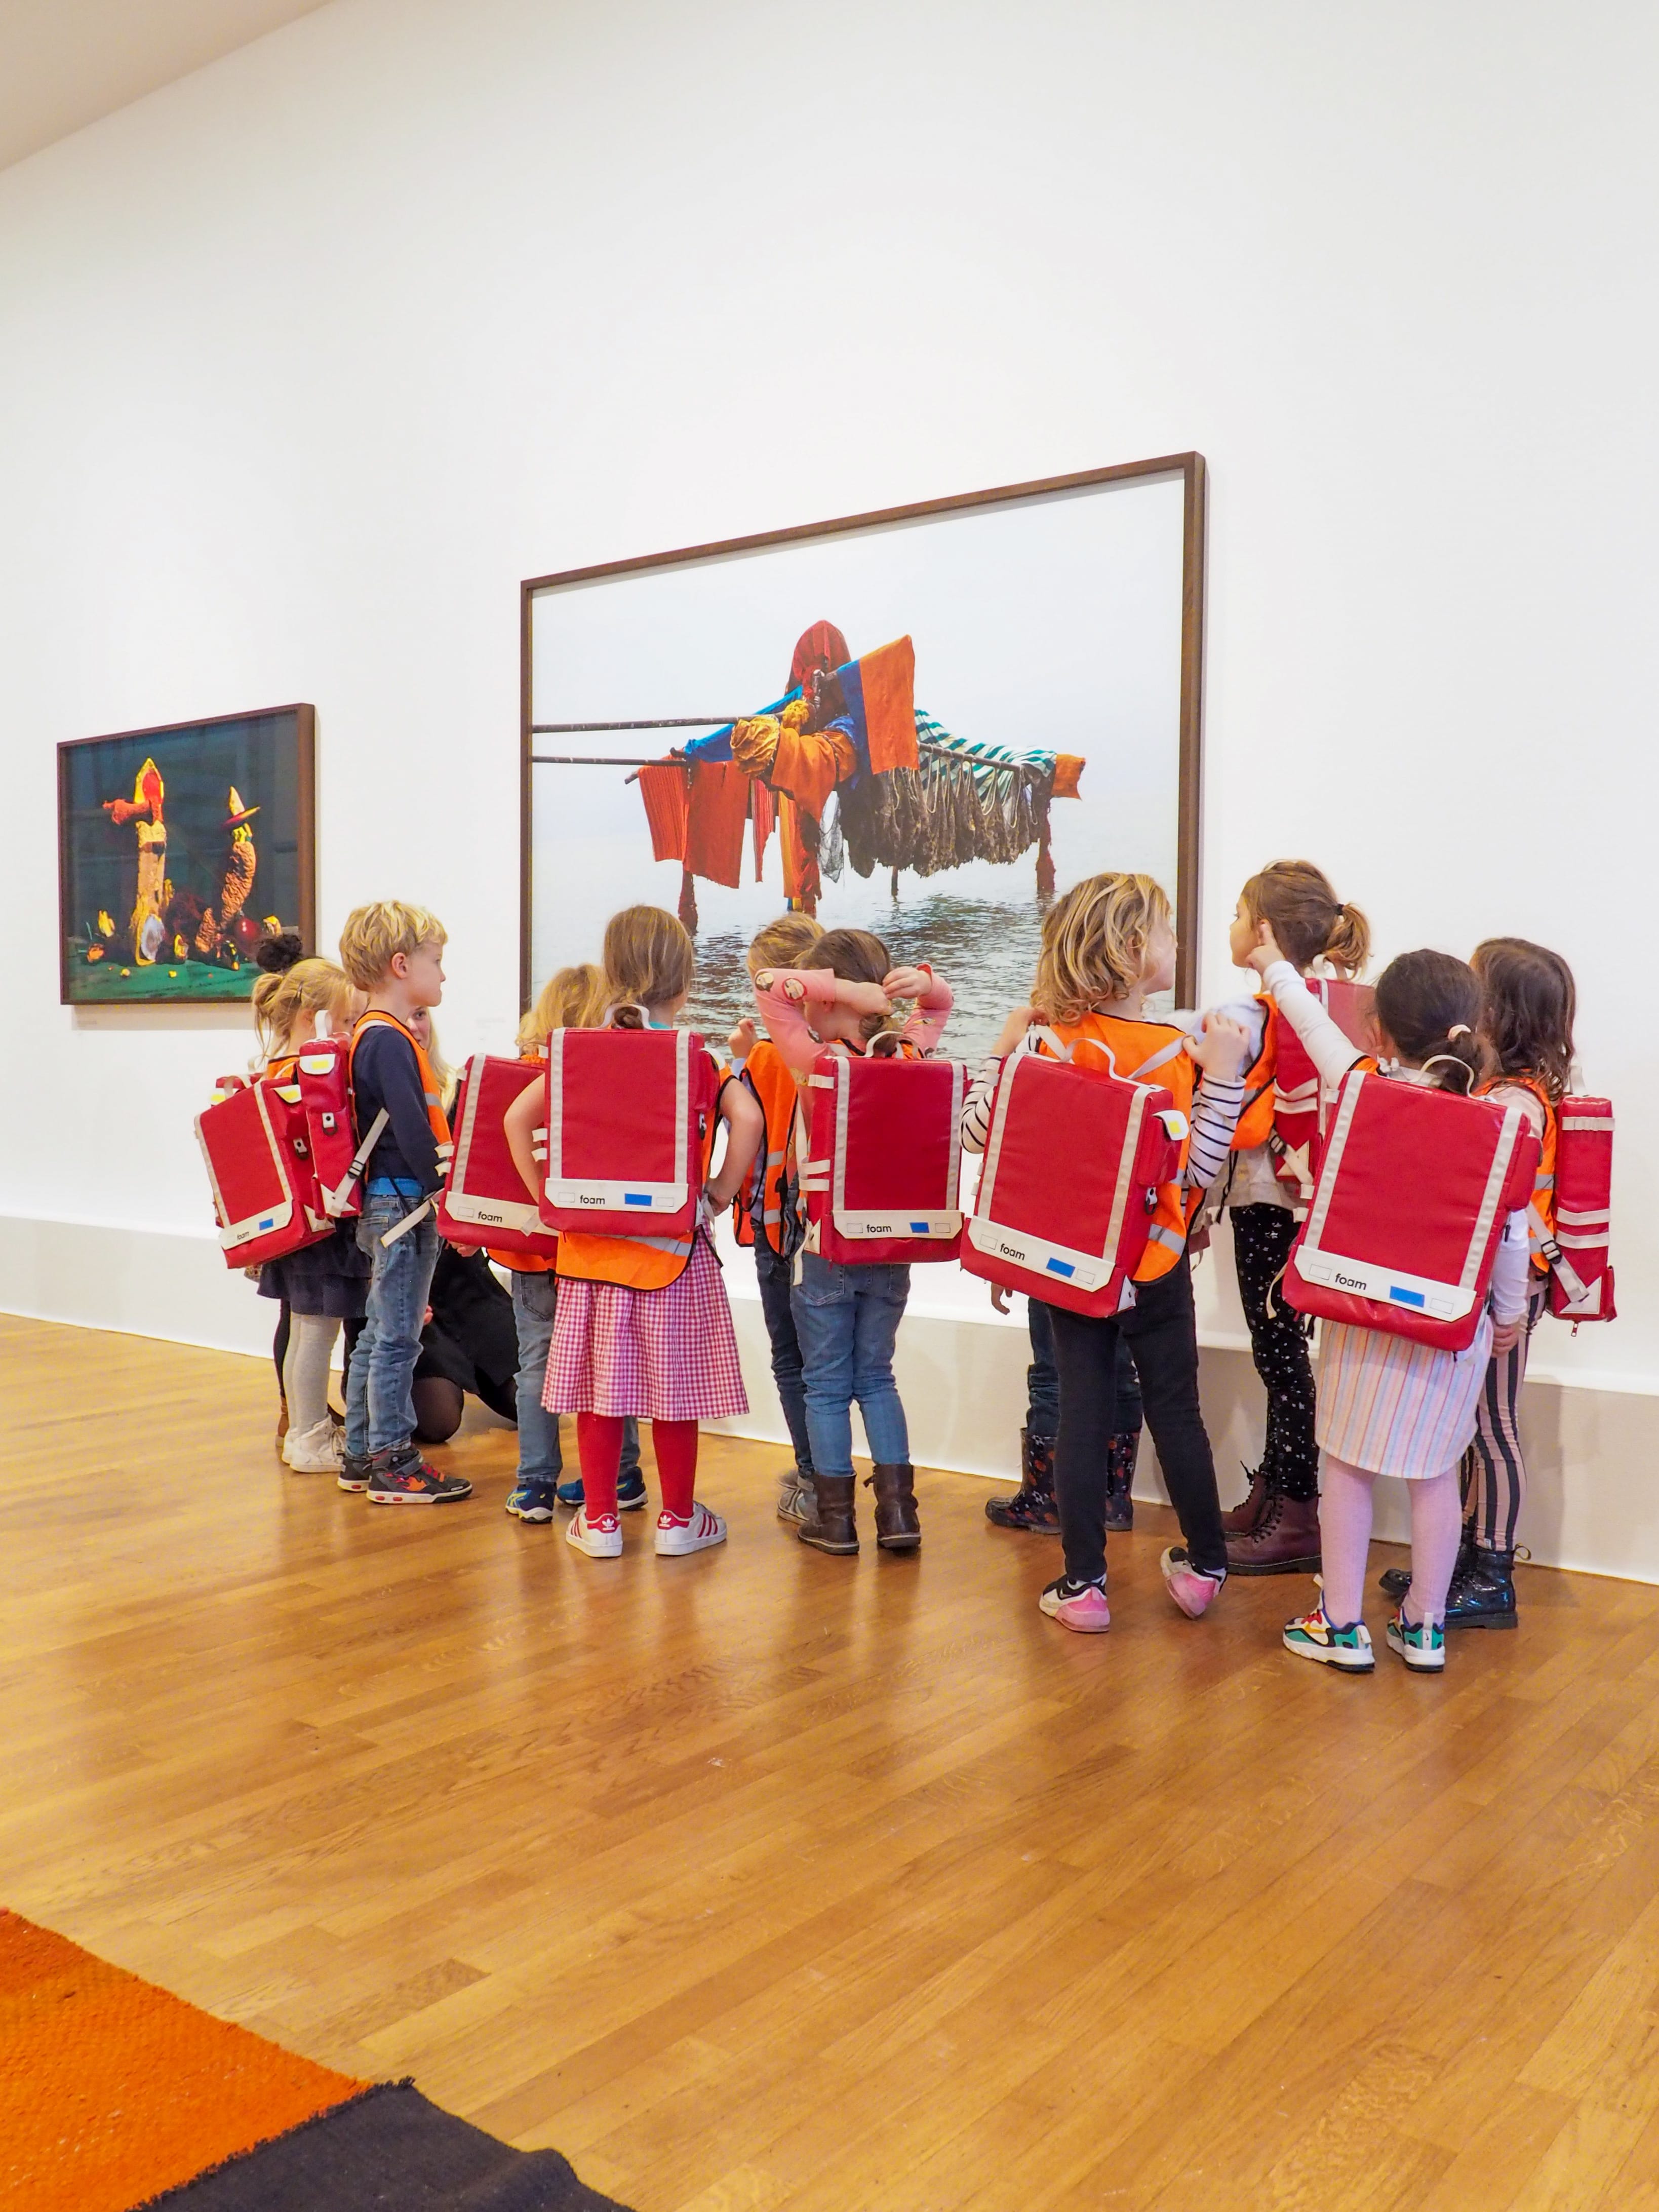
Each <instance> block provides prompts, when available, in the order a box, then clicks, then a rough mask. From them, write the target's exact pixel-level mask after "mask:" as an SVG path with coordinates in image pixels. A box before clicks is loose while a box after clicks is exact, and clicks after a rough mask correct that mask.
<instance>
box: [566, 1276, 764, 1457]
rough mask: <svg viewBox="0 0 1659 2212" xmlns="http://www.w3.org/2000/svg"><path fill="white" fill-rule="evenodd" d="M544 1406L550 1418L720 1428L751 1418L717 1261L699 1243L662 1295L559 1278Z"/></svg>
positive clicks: (608, 1284) (618, 1284)
mask: <svg viewBox="0 0 1659 2212" xmlns="http://www.w3.org/2000/svg"><path fill="white" fill-rule="evenodd" d="M542 1403H543V1405H544V1406H545V1407H546V1408H547V1410H548V1412H549V1413H605V1414H608V1415H610V1416H611V1417H612V1418H622V1417H626V1416H628V1415H629V1414H632V1415H633V1416H634V1418H635V1419H639V1420H653V1421H724V1420H729V1419H732V1416H733V1415H734V1414H738V1413H747V1412H748V1411H749V1400H748V1397H747V1396H746V1395H745V1394H744V1387H743V1370H742V1368H741V1367H740V1366H739V1365H738V1342H737V1339H736V1337H735V1336H733V1334H732V1310H731V1308H730V1307H729V1306H728V1305H727V1304H726V1285H725V1284H724V1283H723V1282H722V1281H721V1280H720V1261H718V1260H717V1259H716V1258H715V1257H714V1247H713V1246H712V1245H711V1244H710V1243H709V1242H708V1237H706V1236H702V1235H700V1236H699V1237H698V1238H697V1241H696V1243H695V1244H694V1245H693V1246H692V1248H691V1257H690V1260H689V1261H687V1262H686V1266H685V1272H684V1274H682V1275H681V1277H680V1279H679V1280H678V1282H675V1283H671V1284H670V1285H668V1287H667V1289H666V1290H662V1291H630V1290H629V1289H626V1288H625V1287H624V1286H623V1285H622V1284H620V1283H588V1282H583V1281H580V1279H575V1278H574V1277H569V1276H561V1278H560V1279H559V1295H558V1304H557V1306H556V1310H555V1315H554V1321H553V1343H552V1348H551V1349H550V1352H549V1353H548V1355H547V1381H546V1383H545V1384H544V1386H543V1389H542Z"/></svg>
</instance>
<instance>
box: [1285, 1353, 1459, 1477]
mask: <svg viewBox="0 0 1659 2212" xmlns="http://www.w3.org/2000/svg"><path fill="white" fill-rule="evenodd" d="M1319 1338H1320V1361H1319V1407H1318V1413H1317V1416H1316V1420H1315V1424H1314V1434H1315V1436H1316V1437H1317V1438H1318V1440H1319V1443H1321V1445H1322V1447H1323V1449H1325V1450H1326V1451H1328V1452H1329V1453H1330V1454H1331V1455H1332V1456H1333V1457H1334V1458H1336V1459H1345V1460H1346V1461H1347V1462H1348V1464H1349V1466H1350V1467H1363V1468H1369V1469H1370V1472H1371V1473H1372V1474H1397V1475H1403V1476H1404V1477H1405V1479H1406V1480H1407V1481H1408V1482H1411V1481H1417V1482H1421V1481H1423V1480H1426V1479H1429V1478H1431V1477H1433V1476H1434V1475H1437V1474H1445V1472H1446V1470H1447V1469H1448V1468H1454V1467H1455V1466H1456V1465H1457V1463H1458V1462H1459V1461H1460V1460H1461V1459H1462V1456H1463V1455H1464V1453H1465V1452H1466V1451H1467V1450H1468V1448H1469V1445H1470V1443H1472V1442H1473V1441H1474V1425H1475V1419H1476V1417H1477V1415H1478V1413H1479V1411H1480V1389H1481V1385H1482V1384H1483V1383H1485V1381H1486V1366H1487V1363H1488V1362H1489V1361H1490V1359H1491V1358H1492V1315H1491V1312H1490V1311H1487V1312H1486V1313H1483V1314H1482V1315H1481V1316H1480V1328H1478V1329H1476V1331H1475V1333H1474V1343H1473V1344H1472V1345H1470V1346H1469V1348H1468V1351H1467V1352H1441V1351H1439V1350H1437V1348H1436V1347H1435V1346H1433V1345H1431V1344H1413V1343H1410V1342H1409V1341H1408V1340H1407V1339H1406V1338H1405V1337H1403V1336H1385V1335H1383V1333H1382V1331H1381V1330H1380V1329H1375V1328H1352V1327H1351V1326H1350V1325H1349V1324H1348V1323H1347V1322H1331V1321H1328V1322H1322V1323H1321V1324H1320V1330H1319Z"/></svg>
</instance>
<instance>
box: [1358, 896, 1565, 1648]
mask: <svg viewBox="0 0 1659 2212" xmlns="http://www.w3.org/2000/svg"><path fill="white" fill-rule="evenodd" d="M1469 964H1470V966H1471V967H1472V968H1473V969H1474V972H1475V974H1476V975H1478V976H1479V977H1480V992H1481V1006H1480V1022H1479V1024H1478V1025H1477V1026H1478V1029H1479V1031H1480V1041H1481V1042H1482V1044H1483V1045H1484V1046H1485V1047H1486V1053H1487V1055H1488V1058H1489V1060H1491V1062H1492V1065H1493V1066H1495V1068H1496V1070H1497V1075H1496V1079H1495V1080H1494V1081H1493V1082H1492V1083H1491V1084H1490V1085H1488V1086H1487V1091H1488V1095H1489V1096H1490V1097H1493V1098H1496V1099H1498V1100H1499V1101H1500V1102H1501V1103H1503V1104H1504V1105H1511V1104H1518V1105H1520V1106H1521V1107H1522V1109H1524V1110H1525V1111H1526V1113H1527V1115H1528V1118H1529V1119H1530V1121H1532V1124H1533V1127H1534V1129H1536V1131H1537V1132H1538V1134H1539V1136H1540V1138H1541V1140H1542V1144H1543V1157H1542V1158H1541V1161H1540V1163H1539V1168H1538V1188H1537V1189H1536V1190H1535V1191H1534V1194H1533V1204H1534V1207H1535V1208H1536V1209H1537V1211H1538V1213H1539V1215H1540V1216H1541V1219H1542V1221H1543V1223H1544V1225H1545V1228H1546V1230H1547V1231H1551V1232H1553V1230H1554V1225H1555V1190H1554V1178H1555V1146H1556V1138H1557V1134H1558V1130H1559V1120H1560V1109H1561V1101H1562V1099H1563V1098H1564V1097H1565V1096H1566V1094H1567V1091H1568V1090H1569V1088H1570V1087H1571V1081H1572V1054H1573V1042H1572V1024H1573V1016H1574V1014H1575V1012H1576V1011H1577V991H1576V989H1575V987H1574V984H1573V980H1572V970H1571V968H1569V967H1568V965H1567V963H1566V962H1565V960H1564V959H1563V958H1562V957H1561V956H1560V954H1559V952H1551V951H1547V950H1546V948H1545V947H1544V946H1543V945H1533V944H1530V943H1528V940H1527V939H1525V938H1524V937H1489V938H1488V939H1486V943H1485V944H1484V945H1476V946H1475V948H1474V952H1473V954H1472V955H1471V956H1470V961H1469ZM1531 1241H1532V1243H1533V1244H1534V1247H1535V1246H1536V1245H1537V1243H1538V1242H1539V1239H1538V1237H1537V1235H1536V1232H1534V1236H1533V1238H1532V1240H1531ZM1548 1303H1549V1263H1548V1261H1547V1260H1545V1258H1544V1257H1543V1255H1542V1254H1541V1252H1539V1251H1538V1250H1536V1249H1534V1252H1533V1256H1532V1267H1531V1272H1530V1274H1529V1277H1528V1285H1527V1312H1526V1319H1525V1322H1524V1324H1523V1326H1522V1332H1521V1334H1520V1336H1519V1337H1518V1339H1517V1340H1516V1342H1515V1343H1514V1344H1513V1345H1512V1346H1510V1349H1509V1350H1508V1351H1507V1352H1494V1353H1493V1355H1492V1364H1491V1366H1490V1367H1488V1369H1487V1370H1486V1382H1485V1383H1484V1385H1483V1386H1482V1389H1481V1392H1480V1401H1479V1403H1478V1404H1477V1406H1476V1407H1475V1427H1474V1443H1472V1444H1471V1445H1470V1446H1469V1448H1468V1451H1467V1452H1465V1453H1464V1455H1463V1464H1462V1468H1461V1470H1460V1473H1459V1482H1460V1486H1461V1488H1462V1496H1463V1543H1462V1551H1461V1553H1460V1555H1459V1559H1458V1563H1457V1567H1456V1570H1455V1572H1454V1574H1453V1576H1452V1579H1451V1588H1450V1589H1449V1590H1448V1592H1447V1594H1446V1624H1445V1625H1446V1626H1447V1627H1448V1628H1449V1629H1451V1628H1513V1627H1514V1626H1516V1619H1517V1615H1516V1602H1515V1531H1516V1523H1517V1522H1518V1521H1519V1519H1520V1516H1521V1507H1522V1501H1523V1500H1524V1499H1525V1497H1526V1494H1527V1462H1526V1461H1525V1459H1524V1458H1523V1456H1522V1450H1521V1431H1520V1404H1521V1385H1522V1382H1523V1381H1524V1380H1525V1379H1526V1373H1527V1351H1528V1346H1529V1344H1530V1342H1531V1340H1532V1333H1533V1331H1534V1328H1537V1326H1538V1319H1539V1316H1540V1315H1541V1313H1542V1312H1543V1310H1544V1309H1545V1307H1546V1306H1547V1304H1548ZM1381 1580H1382V1585H1383V1589H1385V1590H1387V1591H1388V1592H1389V1595H1390V1596H1391V1597H1401V1596H1403V1595H1405V1593H1406V1591H1407V1589H1409V1588H1410V1587H1411V1576H1410V1574H1409V1573H1408V1572H1407V1571H1406V1570H1405V1569H1404V1568H1402V1567H1393V1568H1390V1569H1389V1572H1388V1573H1387V1574H1385V1575H1383V1577H1381Z"/></svg>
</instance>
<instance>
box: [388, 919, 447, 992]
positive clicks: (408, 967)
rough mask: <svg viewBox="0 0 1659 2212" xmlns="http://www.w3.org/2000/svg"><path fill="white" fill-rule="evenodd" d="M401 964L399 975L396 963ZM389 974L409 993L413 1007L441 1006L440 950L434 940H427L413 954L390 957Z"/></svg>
mask: <svg viewBox="0 0 1659 2212" xmlns="http://www.w3.org/2000/svg"><path fill="white" fill-rule="evenodd" d="M399 961H401V962H402V963H403V968H402V971H401V973H399V970H398V963H399ZM392 973H393V974H394V975H398V981H400V982H401V983H402V985H403V987H404V990H405V991H406V992H407V993H408V994H409V999H410V1005H411V1006H415V1007H416V1008H419V1007H422V1006H441V1004H442V1002H443V995H444V963H443V947H442V945H440V944H439V943H438V940H437V939H436V938H435V937H428V938H427V939H425V941H424V942H423V943H422V944H420V945H416V948H415V950H414V951H413V952H395V953H393V955H392Z"/></svg>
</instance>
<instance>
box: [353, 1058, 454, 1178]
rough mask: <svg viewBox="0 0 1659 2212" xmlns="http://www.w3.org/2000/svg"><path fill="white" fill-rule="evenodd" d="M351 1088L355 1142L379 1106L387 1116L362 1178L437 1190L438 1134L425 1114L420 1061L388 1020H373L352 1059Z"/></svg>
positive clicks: (365, 1129) (372, 1118) (372, 1119)
mask: <svg viewBox="0 0 1659 2212" xmlns="http://www.w3.org/2000/svg"><path fill="white" fill-rule="evenodd" d="M351 1088H352V1097H353V1103H354V1104H355V1106H356V1121H357V1137H358V1140H359V1142H361V1141H362V1137H363V1135H364V1133H365V1132H366V1131H367V1130H368V1127H369V1124H370V1123H371V1122H372V1121H374V1116H375V1115H377V1114H378V1113H379V1112H380V1109H381V1107H382V1106H384V1107H385V1108H386V1113H387V1115H388V1116H389V1119H388V1121H387V1123H386V1127H385V1128H384V1129H382V1130H381V1132H380V1139H379V1141H378V1142H377V1143H376V1145H375V1146H374V1151H373V1152H371V1153H370V1154H369V1157H368V1167H367V1168H366V1169H365V1170H364V1171H363V1173H364V1180H365V1181H366V1182H374V1181H375V1180H376V1179H377V1178H378V1177H380V1176H392V1178H394V1179H395V1180H396V1181H398V1182H414V1183H418V1184H419V1185H420V1187H421V1189H422V1192H423V1193H430V1192H432V1191H435V1190H436V1189H437V1188H438V1187H439V1182H440V1180H441V1178H440V1176H439V1174H438V1140H437V1139H436V1138H435V1136H434V1135H433V1133H432V1124H431V1123H430V1122H429V1121H428V1120H427V1117H426V1096H425V1093H424V1092H423V1091H422V1089H421V1064H420V1062H419V1060H416V1057H415V1048H414V1046H413V1045H411V1044H410V1042H409V1039H408V1038H407V1037H405V1036H399V1035H398V1032H397V1030H394V1029H392V1027H391V1026H390V1025H389V1024H386V1022H371V1023H370V1024H369V1025H368V1029H367V1030H365V1031H364V1032H363V1036H362V1040H361V1042H359V1044H358V1046H357V1050H356V1054H355V1055H354V1057H353V1060H352V1063H351Z"/></svg>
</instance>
